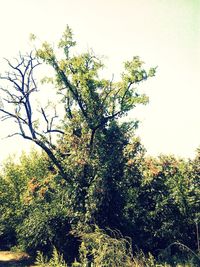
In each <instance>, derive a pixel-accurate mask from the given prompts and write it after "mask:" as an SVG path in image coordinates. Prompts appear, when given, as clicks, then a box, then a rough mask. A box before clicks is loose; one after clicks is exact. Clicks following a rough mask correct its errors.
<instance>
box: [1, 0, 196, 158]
mask: <svg viewBox="0 0 200 267" xmlns="http://www.w3.org/2000/svg"><path fill="white" fill-rule="evenodd" d="M0 4H1V8H0V26H1V42H0V72H2V71H3V67H4V63H3V59H2V58H3V57H7V58H10V59H12V57H15V56H17V53H18V52H19V51H22V52H23V51H28V50H29V49H30V48H29V41H28V40H29V34H30V33H34V34H36V35H37V36H38V37H39V38H40V39H41V40H47V41H50V42H54V43H55V42H56V40H58V38H59V37H61V35H62V32H63V30H64V29H65V26H66V24H69V26H70V27H71V28H72V29H73V32H74V36H75V39H76V40H77V42H78V45H79V47H81V49H83V48H85V49H88V48H92V49H93V50H94V51H95V53H97V54H99V55H105V56H106V57H107V58H106V61H105V64H106V65H107V73H109V74H110V75H111V74H112V73H116V76H117V75H118V74H119V73H120V71H121V70H122V62H124V61H126V60H130V59H131V58H132V57H133V56H136V55H138V56H140V57H141V59H142V60H143V61H144V62H145V63H146V66H147V67H149V66H158V70H157V74H156V77H155V78H153V79H151V80H149V81H147V82H146V83H145V84H144V85H143V86H142V87H143V90H144V91H145V92H146V93H147V94H148V96H149V97H150V103H149V105H147V106H145V107H142V108H138V109H137V110H136V111H133V112H132V113H131V116H133V117H137V118H139V119H140V121H141V123H140V127H139V130H138V132H137V133H138V135H139V136H140V137H141V140H142V143H143V144H144V146H145V147H146V149H147V152H148V154H150V155H158V154H160V153H167V154H168V153H170V154H172V153H173V154H175V155H177V156H183V157H193V156H194V153H195V149H196V148H197V147H198V146H200V104H199V101H200V75H199V70H200V0H0ZM0 127H1V128H0V129H1V131H0V138H3V137H5V136H6V135H8V134H9V133H10V132H11V131H12V129H13V126H12V124H11V123H10V124H7V125H5V124H2V123H1V124H0ZM28 144H29V143H28V142H27V141H24V140H23V139H19V138H17V137H13V138H10V139H1V140H0V161H2V159H5V157H7V156H8V154H10V153H19V151H21V149H22V148H23V149H27V148H28V147H29V145H28Z"/></svg>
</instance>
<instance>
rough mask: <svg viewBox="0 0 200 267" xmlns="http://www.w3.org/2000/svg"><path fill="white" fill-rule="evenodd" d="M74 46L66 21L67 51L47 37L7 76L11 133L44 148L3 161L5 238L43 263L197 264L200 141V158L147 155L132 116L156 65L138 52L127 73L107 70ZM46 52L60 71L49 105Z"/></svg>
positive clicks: (5, 112) (1, 229) (1, 234)
mask: <svg viewBox="0 0 200 267" xmlns="http://www.w3.org/2000/svg"><path fill="white" fill-rule="evenodd" d="M74 46H75V42H74V40H73V36H72V32H71V29H69V28H68V27H67V29H66V31H65V32H64V34H63V37H62V38H61V40H60V42H59V45H58V47H59V49H61V50H62V51H63V58H61V59H60V55H61V53H60V52H59V53H58V54H59V57H58V56H56V52H55V51H54V50H53V48H52V47H51V45H49V44H48V43H44V44H43V45H42V48H40V49H36V51H35V53H33V52H32V53H31V54H28V55H25V56H23V55H20V57H19V60H18V62H17V63H16V65H15V64H14V63H11V62H10V61H8V64H9V67H10V71H9V72H7V73H6V74H5V76H1V77H0V78H1V79H2V80H3V81H4V83H3V84H2V88H1V90H2V99H3V102H2V105H1V107H0V112H1V113H2V119H3V120H5V119H12V120H13V121H14V122H15V123H17V126H18V132H16V133H11V134H10V135H11V136H12V135H13V134H14V135H16V134H17V135H20V136H22V137H23V138H25V139H28V140H30V141H32V142H33V143H35V144H36V145H37V146H39V147H40V148H41V149H42V151H41V152H37V151H34V150H33V151H32V152H31V153H30V154H29V155H26V154H23V155H22V156H21V158H20V159H19V161H18V162H16V161H14V159H12V158H10V159H8V160H7V161H6V162H5V164H4V165H3V169H2V172H1V176H0V214H1V216H0V241H1V248H8V249H9V248H13V247H15V248H18V249H19V248H20V249H21V250H24V251H27V252H29V253H30V254H32V255H34V256H36V254H37V251H40V253H39V254H38V256H37V264H40V266H47V264H48V266H66V265H67V264H68V265H69V266H71V265H72V264H73V265H72V266H74V267H75V266H92V265H91V264H93V266H98V267H101V266H102V267H103V266H108V267H109V266H127V267H128V266H156V265H155V264H157V263H156V261H157V262H161V261H162V262H166V264H167V263H169V264H174V265H175V262H176V261H177V259H178V257H180V258H181V260H182V261H183V263H184V262H188V260H190V261H192V263H191V264H193V265H192V266H195V264H196V265H197V266H198V262H199V256H198V255H199V254H198V253H199V251H198V250H199V237H198V224H199V214H200V213H199V207H200V205H199V199H200V198H199V197H200V192H199V175H200V150H198V151H197V155H196V158H195V159H194V160H185V159H181V158H176V157H174V156H166V155H162V156H159V157H157V158H153V157H147V156H146V155H145V149H144V148H143V146H142V145H141V143H140V140H139V139H138V138H137V137H136V136H135V129H136V128H137V125H138V123H137V121H130V120H127V119H126V116H127V115H128V112H129V111H130V110H132V109H134V107H135V106H136V105H137V104H146V103H147V101H148V98H147V97H146V96H145V95H143V94H140V92H139V90H138V89H139V85H140V83H141V82H143V81H146V80H147V79H148V78H150V77H153V76H154V74H155V68H151V69H150V70H145V69H144V67H143V66H144V63H143V62H142V61H141V60H140V58H139V57H134V58H133V60H131V61H127V62H126V63H125V70H124V72H123V73H122V76H121V81H118V82H115V81H113V80H106V79H102V78H100V76H99V71H100V70H101V69H102V68H103V63H102V62H101V60H100V59H99V58H98V57H97V56H95V55H94V53H93V52H87V53H83V54H81V55H77V54H72V51H73V49H74ZM41 62H44V63H46V64H47V65H50V67H52V68H53V70H54V72H55V77H53V78H49V77H46V78H44V79H43V82H47V85H48V86H51V87H52V86H54V87H55V91H56V93H57V94H58V95H57V97H55V101H57V100H58V103H54V104H52V103H51V104H50V103H49V104H48V105H47V107H46V108H45V107H42V106H36V101H35V97H34V95H35V96H36V95H37V93H38V91H39V86H40V84H39V83H38V81H37V80H36V79H35V76H34V73H35V72H34V71H35V69H37V68H39V67H40V64H41ZM58 106H59V110H61V108H62V112H59V111H58V110H57V107H58ZM58 114H59V116H58ZM121 118H123V120H122V119H121ZM108 229H109V230H108ZM172 244H174V245H172ZM179 244H182V245H179ZM167 248H168V249H167ZM183 248H187V249H185V251H184V252H183ZM52 253H53V257H52V258H51V255H52ZM43 255H45V256H43ZM145 255H146V256H145ZM75 259H76V260H75ZM158 264H161V263H158ZM160 266H162V265H160ZM163 266H164V265H163ZM165 266H167V265H165Z"/></svg>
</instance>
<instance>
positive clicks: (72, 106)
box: [0, 27, 155, 227]
mask: <svg viewBox="0 0 200 267" xmlns="http://www.w3.org/2000/svg"><path fill="white" fill-rule="evenodd" d="M75 45H76V42H75V41H74V40H73V35H72V31H71V29H70V28H69V27H67V28H66V30H65V32H64V33H63V36H62V38H61V40H60V41H59V44H58V48H59V50H60V51H59V52H58V56H57V55H56V52H55V51H54V49H53V47H52V46H51V45H50V44H48V43H46V42H45V43H43V44H42V46H41V48H40V49H36V50H35V51H34V52H32V53H29V54H25V55H22V54H20V56H19V58H18V59H17V60H16V63H12V62H11V61H9V60H7V62H8V65H9V71H8V72H6V73H5V74H4V75H1V76H0V79H1V80H2V86H1V92H2V94H1V98H2V104H1V107H0V112H1V114H2V120H5V119H12V120H13V121H14V122H15V123H17V126H18V131H17V132H15V133H11V134H10V136H13V135H20V136H22V137H23V138H25V139H28V140H30V141H32V142H34V143H35V144H36V145H38V146H39V147H41V148H42V149H43V150H44V151H45V152H46V154H47V155H48V157H49V158H50V159H51V161H52V163H53V166H54V168H55V169H56V170H57V171H58V173H59V175H60V177H61V178H62V179H64V180H65V181H66V182H67V184H68V186H69V188H70V192H72V193H71V196H70V199H71V202H72V203H73V204H72V206H73V207H74V208H75V210H76V214H79V213H80V211H81V213H82V214H84V221H89V222H100V221H101V222H102V225H103V226H105V225H106V226H107V225H109V226H113V227H119V225H120V222H118V221H119V218H120V216H121V214H120V213H119V211H120V209H121V207H123V205H124V203H123V201H124V200H123V197H122V196H121V193H120V186H121V184H122V182H123V169H124V166H125V164H126V157H124V150H125V148H126V146H127V145H128V144H129V143H131V137H132V134H133V129H135V127H136V125H137V123H136V122H134V121H132V122H129V123H127V122H125V120H119V118H122V117H125V116H127V114H128V112H129V111H130V110H132V109H133V108H134V107H135V106H136V105H137V104H146V103H147V102H148V97H147V96H146V95H144V94H140V93H139V92H138V89H137V87H138V85H139V84H140V83H141V82H143V81H145V80H147V79H148V78H149V77H151V76H154V74H155V68H151V69H149V70H148V71H146V70H145V69H144V67H143V62H142V61H141V60H140V58H139V57H133V59H132V60H131V61H127V62H125V64H124V72H123V73H122V75H121V80H120V81H114V80H113V79H111V80H108V79H103V78H100V75H99V72H100V71H101V70H102V69H103V67H104V65H103V63H102V61H101V60H100V59H99V58H98V57H97V56H95V54H94V53H93V52H90V51H89V52H86V53H82V54H80V55H77V54H73V53H72V52H73V48H74V47H75ZM61 55H62V57H61ZM60 58H61V59H60ZM42 62H44V63H46V64H47V65H49V66H50V67H52V69H53V70H54V73H55V76H54V78H53V79H49V78H46V79H44V80H46V81H51V82H53V85H54V86H55V90H56V92H57V94H58V95H59V96H61V98H60V101H59V103H57V104H55V105H54V106H53V109H52V110H51V111H49V110H50V105H48V107H47V108H45V107H42V106H41V107H39V108H38V107H37V106H36V104H35V100H34V99H35V98H36V97H35V95H36V94H37V93H38V91H39V87H40V84H39V83H38V81H37V79H36V78H35V74H36V73H37V71H38V70H37V69H39V68H40V65H41V63H42ZM58 104H59V105H61V106H62V108H63V113H62V114H64V116H63V117H62V118H59V117H58V113H57V110H56V107H57V105H58ZM38 111H39V112H38ZM120 121H121V122H120ZM55 134H56V137H54V136H53V135H55ZM73 192H76V193H75V194H74V193H73ZM69 194H70V193H69ZM121 210H122V209H121ZM78 220H79V221H80V218H79V216H78ZM111 221H112V223H111ZM116 222H117V223H116Z"/></svg>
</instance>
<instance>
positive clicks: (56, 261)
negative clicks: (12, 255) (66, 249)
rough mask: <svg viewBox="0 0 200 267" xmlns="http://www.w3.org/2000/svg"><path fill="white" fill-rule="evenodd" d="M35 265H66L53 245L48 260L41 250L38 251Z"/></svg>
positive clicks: (55, 266)
mask: <svg viewBox="0 0 200 267" xmlns="http://www.w3.org/2000/svg"><path fill="white" fill-rule="evenodd" d="M35 265H36V266H38V267H67V264H66V263H65V261H64V259H63V256H62V255H61V254H60V253H59V252H58V251H57V249H56V248H55V247H54V249H53V253H52V257H51V259H50V260H49V261H48V259H47V258H46V257H45V256H44V255H43V254H42V253H41V252H38V255H37V258H36V262H35Z"/></svg>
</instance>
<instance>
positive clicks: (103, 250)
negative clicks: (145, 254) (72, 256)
mask: <svg viewBox="0 0 200 267" xmlns="http://www.w3.org/2000/svg"><path fill="white" fill-rule="evenodd" d="M111 235H113V237H111V236H109V235H108V234H106V232H104V231H102V230H100V229H99V228H98V227H96V228H95V231H94V232H91V233H84V234H80V237H81V240H82V243H81V246H80V261H81V264H82V266H88V264H89V262H90V263H91V262H92V263H93V266H98V267H103V266H108V267H112V266H116V267H117V266H119V267H122V266H127V267H128V266H131V262H132V258H133V256H132V248H131V242H130V241H128V240H126V239H124V238H122V237H120V238H119V233H117V232H113V231H112V233H111ZM117 236H118V238H117Z"/></svg>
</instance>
